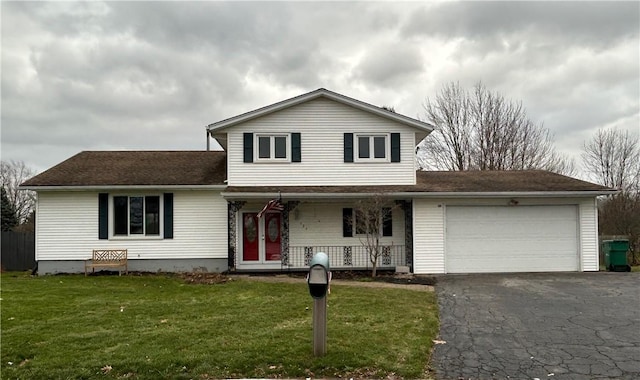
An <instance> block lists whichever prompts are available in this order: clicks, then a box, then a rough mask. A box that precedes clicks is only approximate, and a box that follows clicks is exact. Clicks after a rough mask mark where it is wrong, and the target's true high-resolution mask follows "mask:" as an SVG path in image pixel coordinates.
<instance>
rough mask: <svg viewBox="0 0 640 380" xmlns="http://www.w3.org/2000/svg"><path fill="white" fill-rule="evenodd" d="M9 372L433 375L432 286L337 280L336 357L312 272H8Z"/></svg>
mask: <svg viewBox="0 0 640 380" xmlns="http://www.w3.org/2000/svg"><path fill="white" fill-rule="evenodd" d="M0 279H1V281H2V283H1V298H0V299H1V301H0V305H1V308H2V309H1V310H2V323H1V330H2V337H1V347H2V364H1V367H0V368H1V370H2V378H3V379H9V378H74V379H75V378H132V379H158V378H164V379H166V378H170V379H175V378H184V379H190V378H194V379H207V378H228V377H234V378H236V377H297V378H300V377H331V378H335V377H347V378H348V377H387V376H390V377H404V378H423V377H425V376H427V374H425V370H426V369H427V368H428V359H429V355H430V350H431V346H432V340H433V339H435V337H436V334H437V333H438V321H437V303H436V300H435V295H434V294H433V293H432V292H416V291H410V290H403V289H382V288H360V287H352V286H336V285H334V286H332V288H331V291H332V293H331V295H330V296H329V307H328V341H327V355H326V356H325V357H322V358H315V357H314V356H313V352H312V331H311V313H312V312H311V309H312V305H313V301H312V299H311V297H310V296H309V295H308V291H307V287H306V284H305V283H304V281H302V280H301V281H300V283H294V284H285V283H262V282H254V281H243V280H234V281H230V282H227V283H225V284H217V285H202V284H200V285H194V284H186V283H185V282H184V281H183V280H182V279H180V278H178V277H174V276H165V275H145V276H133V275H129V276H122V277H118V276H90V277H84V276H80V275H65V276H43V277H30V276H28V275H26V274H22V273H3V274H2V275H1V278H0Z"/></svg>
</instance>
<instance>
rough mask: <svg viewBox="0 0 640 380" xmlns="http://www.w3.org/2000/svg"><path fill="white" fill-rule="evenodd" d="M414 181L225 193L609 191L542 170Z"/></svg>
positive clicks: (423, 176) (425, 174) (421, 175)
mask: <svg viewBox="0 0 640 380" xmlns="http://www.w3.org/2000/svg"><path fill="white" fill-rule="evenodd" d="M416 177H417V180H416V185H382V186H230V187H228V188H227V189H226V190H225V192H227V193H277V192H282V193H319V194H322V193H325V194H327V193H380V192H383V193H385V192H400V193H402V192H408V193H414V192H416V193H453V192H461V193H485V192H486V193H495V192H576V191H578V192H594V193H602V192H609V191H612V190H613V189H609V188H607V187H604V186H600V185H596V184H593V183H590V182H585V181H581V180H579V179H575V178H571V177H567V176H563V175H560V174H556V173H552V172H547V171H544V170H513V171H480V170H474V171H451V172H439V171H418V172H417V173H416Z"/></svg>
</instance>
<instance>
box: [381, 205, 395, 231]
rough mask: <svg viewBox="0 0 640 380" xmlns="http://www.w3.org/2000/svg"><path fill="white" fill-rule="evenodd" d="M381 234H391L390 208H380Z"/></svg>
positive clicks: (391, 218) (391, 216) (391, 219)
mask: <svg viewBox="0 0 640 380" xmlns="http://www.w3.org/2000/svg"><path fill="white" fill-rule="evenodd" d="M382 236H393V214H392V211H391V208H389V207H383V208H382Z"/></svg>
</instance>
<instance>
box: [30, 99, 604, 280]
mask: <svg viewBox="0 0 640 380" xmlns="http://www.w3.org/2000/svg"><path fill="white" fill-rule="evenodd" d="M206 129H207V133H208V137H209V136H211V137H212V138H215V139H216V141H218V143H219V144H220V145H221V146H222V147H223V149H224V152H218V151H117V152H116V151H110V152H109V151H108V152H104V151H103V152H82V153H79V154H78V155H76V156H74V157H71V158H69V159H68V160H66V161H64V162H62V163H60V164H59V165H57V166H54V167H53V168H51V169H49V170H47V171H45V172H43V173H42V174H40V175H38V176H36V177H34V178H32V179H30V180H28V181H27V182H25V183H24V184H23V187H24V188H26V189H32V190H35V191H36V192H37V194H38V201H37V210H36V215H37V218H36V260H37V261H38V265H39V272H40V273H55V272H81V271H82V270H83V260H85V259H87V258H89V257H90V255H91V251H92V249H114V248H127V249H128V251H129V269H130V270H139V271H158V270H161V271H172V272H173V271H193V270H205V271H216V272H217V271H227V270H236V271H260V270H271V271H273V270H276V271H280V270H295V269H303V268H306V267H307V266H308V262H309V260H310V259H311V257H312V255H313V254H314V253H316V252H319V251H323V252H325V253H327V254H328V255H329V257H330V260H331V266H332V269H363V268H367V267H370V266H371V264H370V263H369V256H368V254H367V250H366V248H365V247H364V245H363V236H364V235H365V234H366V231H362V229H361V228H360V224H359V223H358V218H363V215H362V213H358V212H357V207H356V205H357V204H359V203H360V202H362V201H363V200H367V199H371V198H381V199H385V200H387V201H388V203H389V204H390V205H393V207H389V210H388V212H387V213H385V217H384V220H383V221H381V223H380V231H378V234H379V241H380V245H381V254H380V257H379V259H378V266H379V267H380V268H395V267H397V266H408V267H409V268H410V269H411V271H412V272H414V273H470V272H540V271H596V270H598V247H597V241H598V240H597V235H598V232H597V208H596V197H597V196H599V195H603V194H610V193H612V192H613V191H612V190H611V189H608V188H605V187H602V186H599V185H595V184H592V183H588V182H584V181H580V180H577V179H574V178H570V177H566V176H562V175H558V174H554V173H550V172H545V171H493V172H491V171H469V172H428V171H416V164H415V148H416V146H417V145H418V143H419V142H420V141H421V140H422V139H424V138H425V137H427V135H428V134H429V133H430V132H431V131H432V130H433V127H432V126H431V125H429V124H428V123H425V122H422V121H419V120H415V119H412V118H409V117H406V116H403V115H400V114H397V113H394V112H389V111H387V110H385V109H383V108H380V107H376V106H373V105H371V104H367V103H364V102H362V101H359V100H356V99H352V98H349V97H346V96H343V95H340V94H337V93H335V92H331V91H328V90H326V89H319V90H316V91H312V92H310V93H306V94H303V95H300V96H297V97H294V98H291V99H287V100H284V101H281V102H278V103H275V104H272V105H269V106H266V107H263V108H260V109H257V110H254V111H251V112H247V113H245V114H242V115H238V116H235V117H232V118H230V119H226V120H222V121H219V122H217V123H213V124H210V125H208V126H207V127H206Z"/></svg>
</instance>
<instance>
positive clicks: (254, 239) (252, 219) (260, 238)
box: [242, 212, 282, 263]
mask: <svg viewBox="0 0 640 380" xmlns="http://www.w3.org/2000/svg"><path fill="white" fill-rule="evenodd" d="M281 217H282V216H281V214H280V213H275V212H274V213H266V214H264V215H263V216H262V218H261V219H258V214H257V213H255V212H245V213H242V261H244V262H256V263H260V262H273V261H280V254H281V253H282V250H281V236H282V231H281V229H280V222H281Z"/></svg>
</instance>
